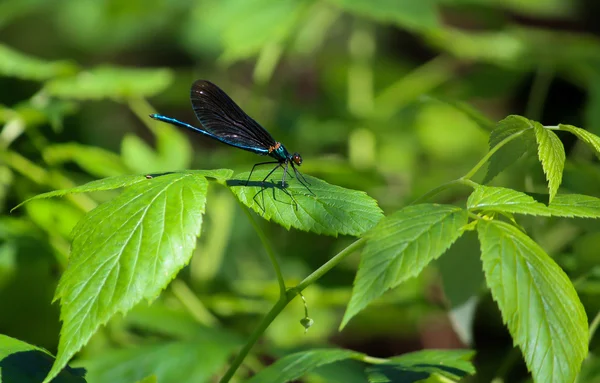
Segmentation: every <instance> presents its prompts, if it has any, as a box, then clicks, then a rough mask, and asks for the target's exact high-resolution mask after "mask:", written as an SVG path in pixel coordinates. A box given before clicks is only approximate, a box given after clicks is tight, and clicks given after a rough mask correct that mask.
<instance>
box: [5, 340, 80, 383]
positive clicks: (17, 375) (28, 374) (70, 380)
mask: <svg viewBox="0 0 600 383" xmlns="http://www.w3.org/2000/svg"><path fill="white" fill-rule="evenodd" d="M53 361H54V356H52V354H50V353H49V352H48V351H46V350H44V349H43V348H40V347H36V346H33V345H31V344H28V343H25V342H22V341H20V340H18V339H14V338H11V337H9V336H6V335H2V334H0V380H1V381H4V382H19V383H38V382H40V381H41V380H42V379H44V376H46V374H47V373H48V371H50V368H51V367H52V362H53ZM84 374H85V370H84V369H81V368H71V367H69V366H66V367H65V368H64V369H63V370H62V371H61V372H60V374H59V375H58V376H57V377H56V378H55V379H54V380H53V383H54V382H55V383H85V379H84V378H83V375H84Z"/></svg>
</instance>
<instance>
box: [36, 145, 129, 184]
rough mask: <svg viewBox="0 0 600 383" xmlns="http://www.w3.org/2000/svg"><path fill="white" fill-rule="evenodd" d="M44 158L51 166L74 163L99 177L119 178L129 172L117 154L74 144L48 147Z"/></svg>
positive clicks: (45, 149)
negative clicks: (68, 162)
mask: <svg viewBox="0 0 600 383" xmlns="http://www.w3.org/2000/svg"><path fill="white" fill-rule="evenodd" d="M43 156H44V160H45V161H46V162H48V164H50V165H58V164H62V163H64V162H67V161H73V162H75V163H76V164H77V165H79V166H80V167H81V168H82V169H83V170H85V171H86V172H88V173H89V174H91V175H93V176H97V177H111V176H118V175H122V174H127V173H128V172H129V169H128V168H127V167H126V166H125V165H124V164H123V161H122V160H121V158H120V157H119V156H118V155H117V154H115V153H112V152H109V151H107V150H105V149H102V148H98V147H94V146H86V145H81V144H78V143H74V142H72V143H67V144H55V145H50V146H47V147H46V148H44V152H43Z"/></svg>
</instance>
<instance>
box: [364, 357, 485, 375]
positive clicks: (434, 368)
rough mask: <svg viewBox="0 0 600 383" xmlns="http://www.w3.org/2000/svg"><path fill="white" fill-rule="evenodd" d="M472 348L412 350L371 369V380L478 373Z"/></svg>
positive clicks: (369, 369) (369, 371)
mask: <svg viewBox="0 0 600 383" xmlns="http://www.w3.org/2000/svg"><path fill="white" fill-rule="evenodd" d="M474 355H475V352H474V351H471V350H423V351H416V352H410V353H407V354H404V355H401V356H398V357H395V358H391V359H390V360H389V362H388V363H382V364H376V365H374V366H372V367H369V368H368V369H367V373H368V374H369V382H382V383H383V382H417V381H422V380H424V379H427V378H428V377H429V376H430V375H432V374H438V375H441V376H443V377H445V378H447V379H452V380H460V379H461V378H463V377H465V376H467V375H473V374H474V373H475V367H474V366H473V364H472V363H471V362H470V360H471V359H472V358H473V356H474Z"/></svg>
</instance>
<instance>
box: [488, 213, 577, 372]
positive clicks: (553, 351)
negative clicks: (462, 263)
mask: <svg viewBox="0 0 600 383" xmlns="http://www.w3.org/2000/svg"><path fill="white" fill-rule="evenodd" d="M477 228H478V234H479V241H480V242H481V254H482V261H483V269H484V272H485V275H486V281H487V284H488V286H489V288H490V290H491V292H492V297H493V298H494V300H495V301H496V302H497V303H498V307H499V308H500V312H501V313H502V318H503V320H504V322H505V323H507V324H508V329H509V331H510V333H511V335H512V337H513V341H514V343H515V344H516V345H518V346H519V347H520V348H521V351H522V352H523V356H524V358H525V362H526V364H527V367H528V368H529V370H530V371H531V373H532V374H533V378H534V381H536V382H572V381H573V380H574V379H575V376H576V375H577V372H578V371H579V368H580V367H581V362H582V361H583V359H584V357H585V356H586V354H587V349H588V347H587V342H588V326H587V324H588V322H587V317H586V314H585V311H584V309H583V306H582V305H581V302H580V301H579V297H578V296H577V293H576V292H575V288H574V287H573V285H572V283H571V281H570V280H569V278H568V277H567V275H566V274H565V273H564V272H563V271H562V269H561V268H560V267H559V266H558V265H557V264H556V263H555V262H554V261H553V260H552V259H551V258H550V257H549V256H548V255H547V254H546V253H545V252H544V250H542V248H541V247H540V246H539V245H538V244H537V243H535V242H534V241H533V240H532V239H531V238H529V237H527V236H526V235H525V234H523V233H522V232H521V231H519V230H518V229H517V228H515V227H514V226H511V225H509V224H507V223H505V222H499V221H496V220H494V221H486V220H480V221H479V222H478V225H477Z"/></svg>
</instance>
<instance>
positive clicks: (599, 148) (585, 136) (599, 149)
mask: <svg viewBox="0 0 600 383" xmlns="http://www.w3.org/2000/svg"><path fill="white" fill-rule="evenodd" d="M558 126H559V128H560V129H561V130H565V131H567V132H570V133H573V134H574V135H576V136H577V138H579V139H580V140H581V141H583V142H585V143H586V144H588V145H589V146H590V147H591V148H592V149H594V153H595V154H596V156H598V157H600V137H598V136H596V135H595V134H593V133H590V132H588V131H587V130H584V129H581V128H578V127H576V126H573V125H565V124H559V125H558Z"/></svg>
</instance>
